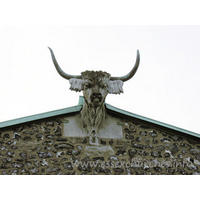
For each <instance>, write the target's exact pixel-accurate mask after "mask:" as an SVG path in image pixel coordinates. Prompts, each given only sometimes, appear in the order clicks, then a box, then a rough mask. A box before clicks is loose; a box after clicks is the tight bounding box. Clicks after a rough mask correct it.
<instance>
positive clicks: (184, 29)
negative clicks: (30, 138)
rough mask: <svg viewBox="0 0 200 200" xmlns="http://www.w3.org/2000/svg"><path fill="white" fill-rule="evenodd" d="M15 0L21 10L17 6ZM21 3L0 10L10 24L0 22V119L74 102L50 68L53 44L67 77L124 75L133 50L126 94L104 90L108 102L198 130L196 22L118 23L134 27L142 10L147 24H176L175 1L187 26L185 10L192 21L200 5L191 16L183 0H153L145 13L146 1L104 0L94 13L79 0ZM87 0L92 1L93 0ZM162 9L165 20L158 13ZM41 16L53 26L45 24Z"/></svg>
mask: <svg viewBox="0 0 200 200" xmlns="http://www.w3.org/2000/svg"><path fill="white" fill-rule="evenodd" d="M14 2H15V1H14ZM20 2H22V3H24V4H23V5H24V6H26V7H27V9H24V7H21V8H19V7H20ZM20 2H15V3H14V4H12V6H10V3H9V2H8V1H7V3H6V5H5V7H2V8H1V16H0V17H1V19H3V18H2V16H3V17H4V19H6V20H7V21H8V23H5V22H4V25H3V26H1V27H0V44H1V45H0V55H1V59H0V72H1V75H0V76H1V78H0V84H1V102H0V113H1V115H0V122H2V121H6V120H11V119H16V118H20V117H25V116H29V115H34V114H39V113H43V112H48V111H53V110H57V109H62V108H66V107H71V106H75V105H77V104H78V99H79V95H82V92H81V93H76V92H73V91H70V90H69V83H68V81H67V80H65V79H63V78H62V77H61V76H59V74H58V73H57V71H56V70H55V67H54V65H53V63H52V60H51V57H50V52H49V50H48V48H47V46H49V47H51V48H52V49H53V51H54V53H55V56H56V58H57V60H58V63H59V64H60V66H61V67H62V69H63V70H64V71H66V72H67V73H69V74H80V73H81V72H82V71H85V70H103V71H107V72H109V73H110V74H111V75H112V76H122V75H125V74H127V73H128V72H129V71H130V70H131V68H132V67H133V65H134V63H135V59H136V50H137V49H139V50H140V56H141V62H140V66H139V69H138V71H137V73H136V74H135V76H134V77H133V78H132V79H131V80H129V81H128V82H125V83H124V94H121V95H108V97H107V99H106V102H107V103H109V104H111V105H113V106H116V107H118V108H120V109H124V110H127V111H130V112H132V113H135V114H138V115H142V116H145V117H148V118H151V119H154V120H157V121H161V122H164V123H168V124H171V125H174V126H177V127H180V128H184V129H187V130H190V131H193V132H196V133H199V127H200V123H199V121H200V115H199V113H200V107H199V102H200V79H199V74H200V68H199V65H200V56H199V52H200V26H185V25H183V26H166V25H163V26H151V25H149V26H145V25H141V26H135V25H129V26H126V25H123V26H119V25H118V24H132V22H133V23H134V22H136V23H134V24H140V23H138V19H139V18H140V19H141V18H142V16H143V15H144V16H143V18H142V23H141V24H145V23H144V22H146V21H147V22H149V21H148V19H149V20H155V19H156V22H157V21H158V20H161V21H162V22H165V23H166V21H167V20H168V19H169V18H170V17H171V21H172V22H174V23H175V24H176V23H177V22H179V21H178V20H176V18H174V14H176V16H177V13H175V11H176V10H177V8H176V7H175V6H178V10H179V15H178V18H181V19H184V22H186V23H188V22H189V20H188V16H187V15H186V17H185V18H184V16H185V15H184V14H185V10H187V11H188V12H189V11H190V17H191V16H192V17H193V18H192V19H195V20H197V19H199V18H197V17H196V16H197V13H198V12H197V11H198V7H195V8H196V9H195V8H194V9H195V11H194V12H192V13H191V7H192V6H188V5H187V4H186V3H184V2H182V7H181V8H183V9H182V10H181V8H180V6H179V4H177V5H176V4H175V3H174V1H173V2H172V4H173V6H171V5H170V4H162V5H161V4H160V3H159V1H155V2H156V3H157V6H159V5H160V6H161V9H156V10H150V6H151V4H152V2H151V3H147V4H145V5H146V6H143V3H140V4H139V7H137V8H138V9H136V8H135V7H134V9H133V7H131V6H128V4H126V3H127V1H124V3H123V6H122V5H121V4H120V3H119V2H118V1H115V7H113V4H112V3H111V1H106V7H105V6H104V3H105V2H104V3H103V2H102V4H98V6H96V8H98V9H96V10H91V9H90V8H89V7H88V8H86V6H87V4H86V3H85V4H83V3H81V2H82V1H80V2H79V3H78V4H76V3H71V4H70V3H68V4H67V5H68V6H67V5H66V6H61V5H62V4H59V3H60V2H61V1H56V2H57V3H56V4H54V1H49V2H48V3H45V2H44V1H39V6H38V4H37V3H32V4H27V3H26V1H20ZM87 2H89V4H90V6H93V7H94V6H95V4H94V3H92V2H93V1H87ZM55 5H57V6H58V7H59V8H58V9H56V6H55ZM59 5H60V6H59ZM190 5H191V4H190ZM184 6H185V7H184ZM193 7H194V6H193ZM6 8H7V9H9V11H10V12H7V11H6ZM43 8H45V9H43ZM111 8H115V9H111ZM139 8H140V9H142V10H139ZM74 9H75V11H74ZM132 9H133V11H134V12H132V13H131V11H132ZM169 9H171V10H170V14H169ZM111 10H112V12H111ZM36 11H37V12H36ZM102 12H103V14H102ZM142 13H143V15H142ZM144 13H145V14H146V15H145V14H144ZM162 13H164V14H166V17H164V18H161V16H162V15H161V14H162ZM131 15H133V16H132V18H131V17H130V16H131ZM93 16H94V17H96V18H94V19H93ZM47 18H49V19H50V21H51V22H52V23H45V22H46V21H47ZM124 18H125V19H124ZM159 18H160V19H159ZM84 20H86V23H85V21H84ZM92 20H93V21H92ZM101 20H102V21H101ZM195 20H194V21H193V22H194V23H195V22H196V21H195ZM4 21H5V20H4ZM65 21H66V22H68V23H66V24H67V25H65V23H63V22H65ZM83 21H84V22H83ZM116 21H117V23H116ZM18 22H20V23H18ZM56 22H58V23H56ZM73 22H74V23H73ZM79 22H80V23H79ZM122 22H125V23H122ZM174 23H172V24H174ZM51 24H53V25H54V24H59V26H58V25H57V26H53V25H51ZM62 24H64V25H63V26H60V25H62ZM72 24H75V25H76V26H72ZM77 24H84V25H87V24H94V25H92V26H84V25H79V26H78V25H77ZM96 24H98V25H102V24H105V25H106V26H97V25H96ZM110 24H114V25H116V24H117V25H116V26H110ZM146 24H148V23H146ZM150 24H151V22H150ZM158 24H160V23H158ZM166 24H170V23H166ZM180 24H183V23H180ZM69 25H70V26H69Z"/></svg>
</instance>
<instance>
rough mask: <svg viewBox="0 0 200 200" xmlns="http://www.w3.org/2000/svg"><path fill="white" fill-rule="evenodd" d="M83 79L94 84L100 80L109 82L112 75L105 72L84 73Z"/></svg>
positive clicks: (82, 74)
mask: <svg viewBox="0 0 200 200" xmlns="http://www.w3.org/2000/svg"><path fill="white" fill-rule="evenodd" d="M81 76H82V78H83V79H86V80H90V81H91V82H93V83H96V82H99V81H100V80H105V81H109V79H110V74H109V73H107V72H103V71H88V70H87V71H84V72H82V73H81Z"/></svg>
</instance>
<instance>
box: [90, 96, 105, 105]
mask: <svg viewBox="0 0 200 200" xmlns="http://www.w3.org/2000/svg"><path fill="white" fill-rule="evenodd" d="M102 99H103V97H102V95H101V93H93V94H92V95H91V102H92V104H93V105H94V107H97V106H99V105H100V104H101V102H102Z"/></svg>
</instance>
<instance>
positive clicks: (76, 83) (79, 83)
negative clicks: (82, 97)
mask: <svg viewBox="0 0 200 200" xmlns="http://www.w3.org/2000/svg"><path fill="white" fill-rule="evenodd" d="M84 82H85V81H84V80H83V79H77V78H71V79H69V83H70V85H71V87H70V90H74V91H76V92H80V91H81V90H83V83H84Z"/></svg>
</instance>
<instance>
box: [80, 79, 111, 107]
mask: <svg viewBox="0 0 200 200" xmlns="http://www.w3.org/2000/svg"><path fill="white" fill-rule="evenodd" d="M107 94H108V85H107V84H106V83H104V84H93V83H92V82H91V81H87V82H86V83H85V84H84V89H83V95H84V98H85V102H86V103H87V104H88V105H92V106H93V107H98V106H100V105H102V103H103V102H104V101H105V98H106V96H107Z"/></svg>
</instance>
